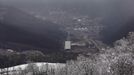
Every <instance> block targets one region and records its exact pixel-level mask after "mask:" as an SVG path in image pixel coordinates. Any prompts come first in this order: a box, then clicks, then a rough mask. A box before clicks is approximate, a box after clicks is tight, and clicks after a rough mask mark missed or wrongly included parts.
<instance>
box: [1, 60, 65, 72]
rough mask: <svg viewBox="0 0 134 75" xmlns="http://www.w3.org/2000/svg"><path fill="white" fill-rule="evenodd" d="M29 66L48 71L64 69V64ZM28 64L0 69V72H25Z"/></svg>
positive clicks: (43, 63) (44, 63)
mask: <svg viewBox="0 0 134 75" xmlns="http://www.w3.org/2000/svg"><path fill="white" fill-rule="evenodd" d="M30 64H35V65H36V66H37V67H38V68H39V69H40V70H41V69H42V68H46V67H47V68H48V69H55V70H56V69H61V68H63V67H65V64H62V63H46V62H40V63H30ZM30 64H22V65H17V66H13V67H9V68H4V69H1V70H0V72H6V71H8V72H12V71H20V70H25V69H26V68H27V66H28V65H30Z"/></svg>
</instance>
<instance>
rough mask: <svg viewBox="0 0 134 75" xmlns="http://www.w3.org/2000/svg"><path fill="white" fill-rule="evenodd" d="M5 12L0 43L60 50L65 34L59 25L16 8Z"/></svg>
mask: <svg viewBox="0 0 134 75" xmlns="http://www.w3.org/2000/svg"><path fill="white" fill-rule="evenodd" d="M3 11H4V12H6V14H4V16H3V18H4V19H3V20H2V21H1V22H2V23H0V34H1V36H0V42H2V43H3V42H4V43H7V42H10V43H11V42H12V43H18V44H23V45H29V46H31V47H35V48H44V49H48V50H58V49H60V47H61V44H62V40H63V39H64V33H63V31H61V30H60V26H59V25H57V24H54V23H51V22H49V21H43V20H40V19H37V18H35V17H33V16H32V15H29V14H27V13H25V12H23V11H21V10H19V9H16V8H11V7H6V9H5V10H3ZM26 48H27V47H26ZM24 49H25V48H24Z"/></svg>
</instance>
